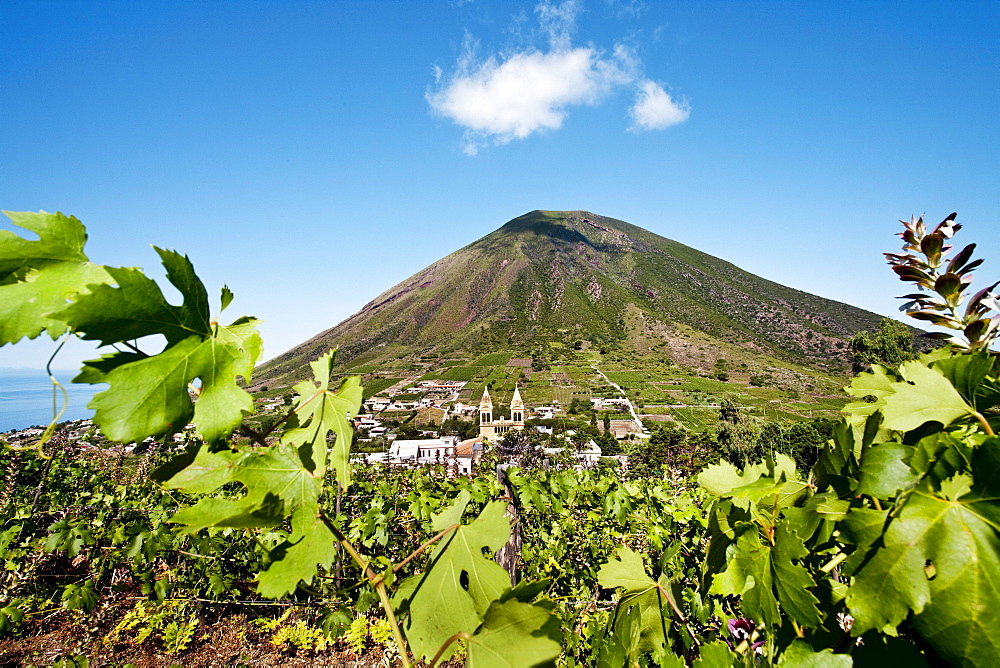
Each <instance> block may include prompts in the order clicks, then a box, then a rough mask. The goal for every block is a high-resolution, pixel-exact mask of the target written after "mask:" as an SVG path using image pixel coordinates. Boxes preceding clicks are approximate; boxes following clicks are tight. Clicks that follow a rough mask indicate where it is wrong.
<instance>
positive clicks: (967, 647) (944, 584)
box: [847, 439, 1000, 665]
mask: <svg viewBox="0 0 1000 668" xmlns="http://www.w3.org/2000/svg"><path fill="white" fill-rule="evenodd" d="M987 443H988V444H989V446H987ZM987 443H984V445H983V446H981V447H979V448H977V449H976V451H975V452H974V454H973V459H972V477H973V485H972V488H971V490H970V491H969V492H968V493H966V494H964V495H963V496H961V497H960V498H958V499H948V498H946V497H945V496H943V495H940V494H938V493H934V492H933V491H932V490H931V489H930V487H929V485H930V483H929V481H928V482H925V483H924V484H923V485H921V486H920V487H918V488H917V489H916V490H915V491H914V492H912V493H911V494H910V495H909V496H908V497H907V500H906V503H905V504H904V505H903V506H902V508H901V509H900V510H899V511H898V514H897V516H896V517H894V518H893V519H892V521H891V522H890V523H889V525H888V527H887V528H886V531H885V534H884V536H883V539H882V543H881V545H880V546H878V547H876V548H875V549H873V550H872V552H871V553H870V554H869V558H868V560H867V561H866V562H865V563H864V564H863V565H862V566H861V567H860V568H859V569H858V571H857V572H856V573H855V580H854V584H853V585H852V587H851V588H850V591H849V593H848V596H847V605H848V607H849V609H850V611H851V614H852V615H854V618H855V621H854V626H853V629H852V633H854V634H855V635H860V634H862V633H864V632H865V631H867V630H869V629H875V630H879V631H883V632H886V633H889V634H890V635H893V634H895V629H896V627H897V626H898V625H899V624H900V623H901V622H902V621H903V620H904V619H906V617H907V616H908V615H909V614H910V613H911V612H912V613H913V614H914V615H915V616H914V618H913V625H914V626H915V627H916V628H917V630H918V631H919V632H920V633H921V635H922V636H923V638H924V639H925V640H926V641H927V642H929V643H930V644H931V645H932V646H933V647H934V649H935V651H937V652H938V654H940V655H941V656H942V657H943V658H945V659H946V660H947V661H949V662H951V663H955V664H959V663H965V664H970V665H988V664H989V663H991V661H992V660H993V658H995V657H996V656H998V655H1000V636H998V635H997V634H996V632H995V628H994V626H995V624H994V623H995V611H996V610H1000V537H998V531H1000V511H998V509H997V502H996V499H997V498H1000V449H998V448H997V447H996V446H997V440H996V439H990V440H989V441H987ZM959 485H961V488H964V487H965V482H964V480H963V479H962V478H958V479H956V482H954V483H951V484H950V485H949V486H948V488H947V489H946V491H947V492H949V495H952V494H954V493H956V492H958V491H959V489H960V487H959ZM928 564H931V565H932V566H933V569H934V570H933V576H932V577H931V576H929V575H928V571H927V570H926V566H927V565H928Z"/></svg>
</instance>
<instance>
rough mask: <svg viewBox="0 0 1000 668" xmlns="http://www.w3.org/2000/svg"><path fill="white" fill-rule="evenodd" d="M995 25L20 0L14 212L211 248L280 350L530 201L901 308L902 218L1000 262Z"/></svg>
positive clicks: (114, 237)
mask: <svg viewBox="0 0 1000 668" xmlns="http://www.w3.org/2000/svg"><path fill="white" fill-rule="evenodd" d="M998 35H1000V3H996V2H981V3H977V2H963V3H926V2H899V3H870V2H862V3H811V2H805V3H802V2H794V3H793V2H781V3H779V2H669V3H667V2H662V3H661V2H613V1H606V0H587V1H580V2H568V3H566V2H564V3H558V2H542V3H536V2H525V3H516V2H483V1H482V0H474V1H472V2H454V1H451V2H438V3H431V2H420V3H415V2H398V3H389V2H379V3H348V2H253V3H241V2H190V3H187V2H167V3H164V2H155V3H154V2H113V3H107V2H97V1H94V2H66V3H60V2H54V1H49V2H17V1H14V0H6V1H5V2H3V4H2V5H0V91H2V93H3V98H2V102H0V208H4V209H9V210H15V211H17V210H40V209H44V210H48V211H56V210H58V211H62V212H64V213H68V214H73V215H75V216H77V217H78V218H80V219H81V220H82V221H83V222H84V223H85V224H86V225H87V226H88V228H89V230H90V238H91V241H90V244H89V246H88V248H89V251H90V256H91V258H92V259H94V260H96V261H98V262H102V263H106V264H115V265H129V266H142V267H144V268H146V269H147V270H149V271H150V273H154V274H155V273H156V272H155V269H156V256H155V254H154V253H153V251H152V250H151V249H150V248H149V245H150V244H156V245H158V246H161V247H166V248H174V249H177V250H180V251H182V252H185V253H187V254H189V255H190V256H191V258H192V260H193V261H194V263H195V266H196V268H197V269H198V271H199V274H200V275H201V277H202V278H203V280H204V281H205V282H206V284H207V285H208V286H209V289H210V291H211V292H213V293H214V292H216V291H217V290H218V288H219V287H220V286H221V285H222V284H223V283H228V284H229V286H230V287H231V288H232V289H233V291H234V292H235V293H236V301H235V302H234V303H233V305H232V306H231V307H230V310H229V311H228V312H227V313H231V314H232V317H235V316H237V315H239V314H241V313H248V314H253V315H256V316H258V317H260V318H262V319H264V320H265V324H264V325H263V327H262V330H263V333H264V340H265V345H266V351H265V356H266V357H273V356H275V355H277V354H280V353H281V352H283V351H284V350H286V349H288V348H290V347H292V346H294V345H295V344H297V343H299V342H301V341H303V340H305V339H307V338H309V337H310V336H312V335H314V334H316V333H317V332H319V331H321V330H323V329H325V328H327V327H330V326H332V325H334V324H336V323H337V322H339V321H340V320H342V319H344V318H345V317H347V316H349V315H350V314H351V313H353V312H355V311H357V310H358V309H359V308H360V307H361V306H363V305H364V304H365V303H367V302H368V301H369V300H371V299H372V298H374V297H375V296H376V295H377V294H378V293H380V292H381V291H383V290H385V289H387V288H389V287H391V286H392V285H394V284H395V283H397V282H398V281H400V280H402V279H404V278H406V277H407V276H409V275H411V274H413V273H415V272H416V271H418V270H420V269H422V268H423V267H425V266H427V265H428V264H431V263H432V262H434V261H435V260H437V259H439V258H440V257H442V256H444V255H446V254H448V253H450V252H451V251H453V250H456V249H457V248H459V247H461V246H463V245H465V244H467V243H469V242H471V241H474V240H475V239H477V238H479V237H481V236H483V235H485V234H487V233H489V232H491V231H492V230H494V229H495V228H497V227H499V226H500V225H502V224H503V223H504V222H506V221H507V220H509V219H511V218H514V217H516V216H518V215H521V214H523V213H526V212H528V211H531V210H534V209H586V210H590V211H593V212H595V213H598V214H602V215H606V216H611V217H615V218H620V219H623V220H626V221H628V222H631V223H634V224H636V225H640V226H642V227H645V228H647V229H649V230H651V231H653V232H656V233H658V234H661V235H663V236H666V237H670V238H672V239H676V240H678V241H681V242H683V243H686V244H688V245H691V246H694V247H695V248H698V249H700V250H703V251H705V252H708V253H711V254H713V255H717V256H719V257H722V258H724V259H726V260H729V261H731V262H733V263H735V264H737V265H738V266H740V267H742V268H744V269H747V270H748V271H751V272H753V273H756V274H758V275H761V276H764V277H766V278H770V279H772V280H775V281H778V282H780V283H783V284H786V285H790V286H793V287H796V288H799V289H802V290H805V291H808V292H813V293H816V294H819V295H822V296H825V297H829V298H833V299H838V300H841V301H846V302H850V303H853V304H856V305H858V306H861V307H864V308H868V309H871V310H873V311H876V312H880V313H885V314H892V313H894V312H895V308H896V305H897V302H896V300H895V299H894V297H895V296H896V295H898V294H902V293H903V292H904V291H906V290H905V288H904V286H903V285H902V284H900V283H898V282H897V281H895V280H894V278H893V276H892V274H891V272H890V271H889V269H888V268H887V267H886V266H885V264H884V263H883V261H882V257H881V253H882V252H884V251H893V250H896V243H895V239H894V237H893V236H892V235H893V234H894V233H895V232H896V231H897V227H898V223H897V222H896V221H897V220H898V219H899V218H902V217H907V218H908V217H909V216H910V215H911V214H918V215H919V214H921V213H924V212H926V214H927V217H928V218H929V219H931V220H932V222H937V221H939V220H940V219H941V218H943V217H944V216H945V215H947V214H948V213H950V212H951V211H953V210H955V211H958V213H959V218H958V220H959V221H960V222H962V223H964V224H965V225H966V229H965V230H964V231H963V232H962V233H960V235H959V237H958V241H959V242H966V243H969V242H973V241H975V242H977V243H978V244H979V248H980V250H981V255H982V256H984V257H986V258H987V263H986V265H985V266H984V267H983V269H982V270H981V271H980V274H981V276H982V277H983V278H982V279H980V282H984V281H985V279H986V278H990V277H992V278H993V280H996V279H998V278H1000V220H998V215H1000V211H998V209H1000V206H998V205H1000V130H998V123H997V120H996V119H997V116H996V115H997V110H998V109H1000V38H998ZM7 227H8V229H9V226H7ZM51 349H52V344H51V342H44V343H42V344H37V343H34V344H18V345H17V346H15V347H10V346H8V347H5V348H2V349H0V367H7V366H40V365H42V364H44V361H45V359H46V358H47V357H48V354H49V352H50V351H51ZM88 351H89V349H87V348H81V347H79V346H77V347H74V348H72V349H70V350H68V351H66V354H65V355H64V356H63V357H61V358H60V361H59V362H58V363H57V365H56V366H61V367H66V366H72V365H73V364H74V363H75V362H76V361H77V360H78V359H81V358H83V357H87V356H89V352H88Z"/></svg>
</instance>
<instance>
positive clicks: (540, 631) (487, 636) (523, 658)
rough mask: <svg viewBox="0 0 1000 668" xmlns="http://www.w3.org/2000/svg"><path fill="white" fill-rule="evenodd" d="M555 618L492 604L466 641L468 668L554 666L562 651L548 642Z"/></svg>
mask: <svg viewBox="0 0 1000 668" xmlns="http://www.w3.org/2000/svg"><path fill="white" fill-rule="evenodd" d="M553 622H555V623H556V628H555V629H554V631H555V632H558V621H557V618H556V617H555V616H553V614H552V613H551V612H549V611H548V610H546V609H545V608H543V607H542V606H540V605H531V604H528V603H521V602H519V601H514V600H509V601H506V602H503V603H501V602H499V601H494V602H493V603H492V604H491V605H490V607H489V609H487V611H486V615H485V616H484V618H483V623H482V625H481V626H480V627H479V629H478V630H477V631H476V633H475V635H473V636H472V637H471V638H470V639H469V640H468V641H467V647H468V660H467V661H466V664H465V665H466V666H468V667H469V668H494V667H496V668H521V667H522V666H548V665H554V662H555V660H556V658H558V657H559V654H560V653H561V651H562V647H561V646H560V644H559V643H558V642H556V641H555V640H553V639H552V637H551V635H550V634H551V633H552V632H553V629H551V628H550V629H548V632H546V630H547V629H546V627H551V626H552V623H553Z"/></svg>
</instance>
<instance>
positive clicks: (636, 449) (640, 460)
mask: <svg viewBox="0 0 1000 668" xmlns="http://www.w3.org/2000/svg"><path fill="white" fill-rule="evenodd" d="M686 439H687V434H686V432H685V431H684V430H682V429H680V428H679V427H675V426H674V425H672V424H663V425H657V426H655V427H653V431H652V433H651V434H650V436H649V438H647V439H642V440H639V441H636V442H635V443H632V444H630V445H629V446H628V448H626V451H625V454H627V455H628V477H629V478H632V479H635V478H660V477H662V476H663V468H664V466H665V465H666V463H667V459H668V457H669V454H670V452H671V451H674V450H678V449H680V448H682V446H683V444H684V441H685V440H686Z"/></svg>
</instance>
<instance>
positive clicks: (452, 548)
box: [395, 493, 510, 658]
mask: <svg viewBox="0 0 1000 668" xmlns="http://www.w3.org/2000/svg"><path fill="white" fill-rule="evenodd" d="M466 495H467V493H463V495H462V497H461V498H459V499H458V501H457V504H465V503H468V497H467V496H466ZM506 508H507V504H506V503H503V502H499V501H494V502H491V503H489V504H487V505H486V507H485V508H483V511H482V512H481V513H480V514H479V517H477V518H476V519H475V520H473V521H472V522H471V523H470V524H467V525H462V526H459V527H458V528H456V529H454V530H453V531H452V532H451V533H450V534H448V535H447V536H445V537H444V538H442V539H441V541H439V542H438V543H437V544H436V545H435V547H434V549H433V552H432V554H431V561H430V564H429V565H428V567H427V569H426V570H424V572H423V573H418V574H416V575H413V576H411V577H410V578H407V580H405V581H404V582H403V583H402V585H401V586H400V590H399V591H398V592H397V593H396V597H395V602H396V604H397V607H399V608H401V609H406V610H408V611H409V616H408V617H407V619H406V622H405V623H404V625H403V626H404V629H403V630H404V632H405V633H406V639H407V641H408V642H409V644H410V648H411V649H412V650H413V653H414V655H415V656H417V657H421V656H422V657H431V656H434V654H435V653H436V652H437V651H438V649H439V648H440V647H441V646H442V645H443V644H444V642H445V641H446V640H447V639H448V638H450V637H451V636H452V635H454V634H455V633H458V632H465V633H473V632H474V631H475V630H476V628H477V627H478V626H479V624H480V623H481V622H482V620H483V618H484V615H485V614H486V611H487V610H488V609H489V607H490V604H491V603H492V602H493V601H495V600H497V599H499V598H500V597H501V595H502V594H503V593H504V592H505V591H506V590H508V589H509V588H510V577H509V576H508V575H507V572H506V571H505V570H504V569H503V568H501V567H500V565H499V564H497V563H496V562H495V561H493V560H491V559H488V558H486V557H485V556H483V550H485V549H488V550H490V551H491V552H496V550H498V549H499V548H500V547H501V546H502V545H504V544H505V543H506V542H507V538H508V537H509V536H510V521H509V520H508V519H507V518H506V517H505V516H504V512H505V511H506ZM445 513H448V511H447V510H446V511H445ZM448 520H449V521H450V520H451V516H449V518H448ZM453 651H454V647H451V648H449V649H448V650H446V653H445V657H444V658H447V657H448V656H451V654H452V652H453Z"/></svg>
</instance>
